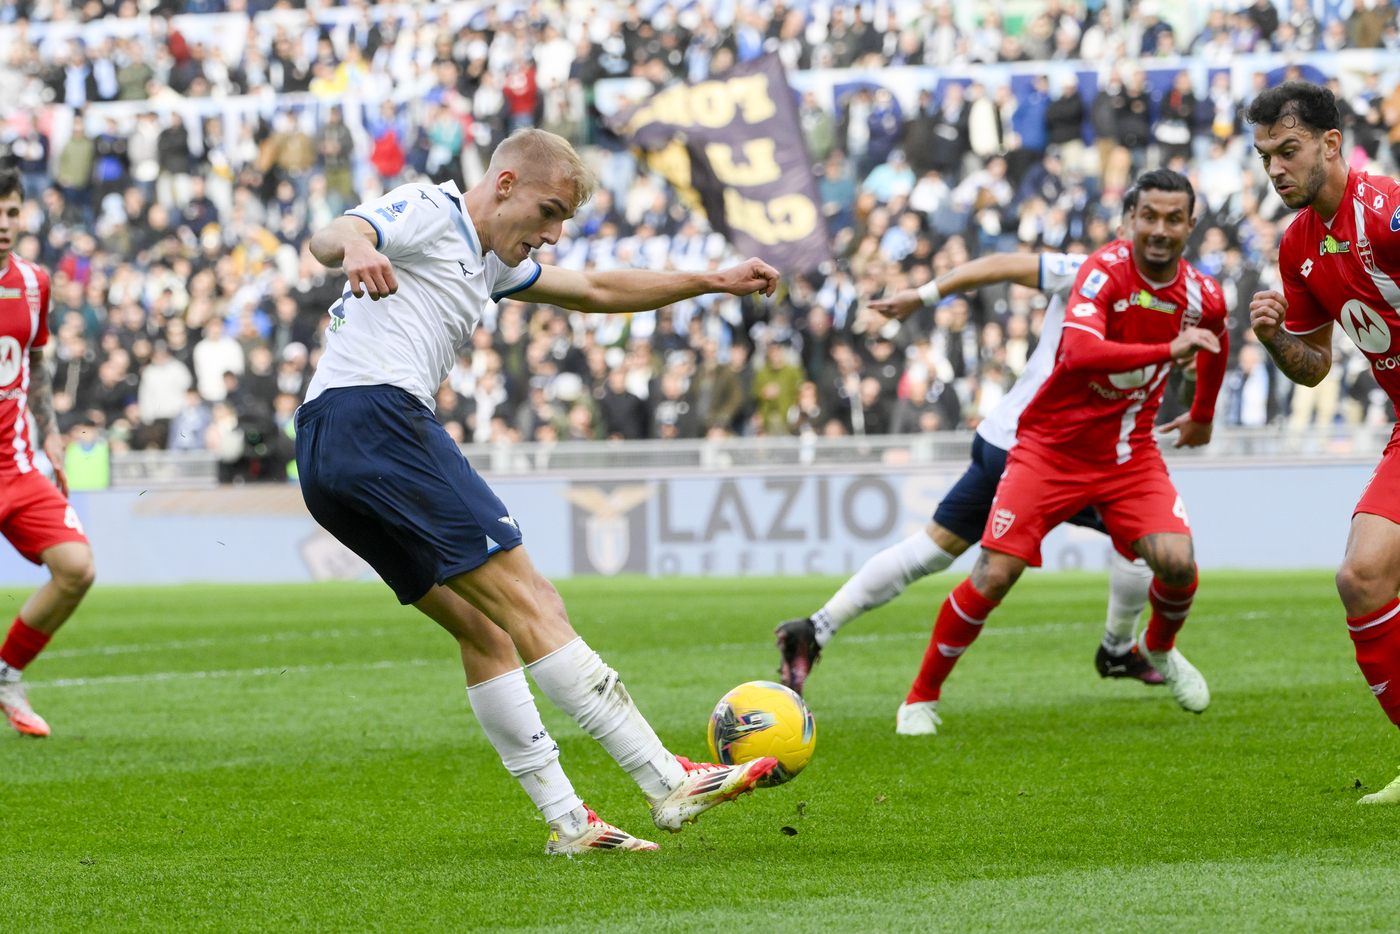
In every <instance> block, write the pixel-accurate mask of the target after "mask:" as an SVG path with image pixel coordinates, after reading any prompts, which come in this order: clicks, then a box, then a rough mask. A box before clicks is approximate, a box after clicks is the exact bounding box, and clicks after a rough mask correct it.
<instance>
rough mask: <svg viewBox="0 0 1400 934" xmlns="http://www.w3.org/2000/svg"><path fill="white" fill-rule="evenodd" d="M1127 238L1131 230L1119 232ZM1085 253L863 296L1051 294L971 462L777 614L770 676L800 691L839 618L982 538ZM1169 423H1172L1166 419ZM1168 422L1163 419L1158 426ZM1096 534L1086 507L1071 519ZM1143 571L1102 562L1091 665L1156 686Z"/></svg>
mask: <svg viewBox="0 0 1400 934" xmlns="http://www.w3.org/2000/svg"><path fill="white" fill-rule="evenodd" d="M1135 196H1136V192H1133V191H1129V192H1128V194H1127V195H1125V196H1124V200H1123V210H1124V215H1125V217H1126V216H1127V215H1128V214H1129V213H1131V211H1132V209H1133V205H1134V204H1135V202H1136V197H1135ZM1123 235H1124V236H1131V233H1130V232H1129V233H1126V234H1123ZM1087 258H1088V257H1087V255H1076V254H1065V253H1040V254H1031V253H1000V254H993V255H990V256H984V257H982V258H980V259H976V260H973V261H971V262H969V263H965V264H963V265H962V266H960V267H958V268H957V269H953V270H950V271H948V272H946V273H944V274H943V275H942V276H940V277H939V278H938V279H937V280H935V281H933V282H931V283H929V284H928V285H925V286H924V287H923V289H922V290H915V289H905V290H902V291H900V292H897V293H896V294H895V295H893V296H891V297H890V298H887V299H880V300H877V301H874V302H872V303H871V305H870V307H871V308H872V309H874V310H875V311H878V312H880V313H881V314H884V315H888V316H890V317H893V318H897V319H899V320H903V319H905V318H907V317H908V316H909V315H910V314H912V313H913V312H914V311H916V310H917V309H919V308H920V307H923V306H925V305H931V304H935V303H937V301H938V300H939V299H940V298H941V297H942V296H943V295H952V294H955V293H957V292H963V291H970V290H972V289H977V288H982V287H984V286H988V285H992V284H995V283H998V282H1008V281H1009V282H1016V283H1019V284H1021V285H1025V286H1028V287H1031V288H1037V289H1040V290H1041V291H1043V292H1045V293H1046V294H1047V295H1049V296H1050V304H1049V307H1048V308H1047V309H1046V312H1045V319H1044V322H1043V324H1042V327H1041V332H1040V342H1039V343H1038V344H1037V345H1036V349H1035V352H1034V353H1032V354H1031V358H1030V359H1029V360H1028V361H1026V368H1025V370H1024V371H1022V373H1021V376H1020V378H1019V379H1017V380H1016V384H1015V385H1014V386H1013V387H1011V390H1010V391H1009V392H1008V393H1007V394H1006V397H1005V398H1003V399H1002V401H1001V402H1000V403H999V404H998V405H997V406H996V408H994V409H993V410H992V412H991V414H990V415H989V416H988V417H987V418H986V419H985V420H984V421H983V422H982V423H981V424H980V425H978V426H977V435H976V438H975V439H974V442H973V455H972V460H973V462H972V465H971V466H970V467H969V468H968V471H967V473H965V474H964V475H963V476H962V478H960V479H959V481H958V483H957V484H955V485H954V487H953V488H952V489H951V490H949V492H948V495H947V496H946V497H945V498H944V500H943V502H942V503H940V504H939V506H938V511H937V512H935V513H934V517H933V519H932V520H931V521H930V522H929V523H928V525H927V526H926V527H925V528H923V529H920V530H919V531H918V532H915V533H914V534H913V535H911V536H909V537H908V538H906V539H905V540H904V541H902V542H899V543H897V544H895V545H891V546H890V547H889V548H886V549H884V550H883V551H881V552H879V553H878V554H876V555H874V556H872V557H871V558H870V559H869V560H868V561H866V562H865V564H863V565H862V566H861V567H860V569H859V570H857V571H856V573H855V574H854V575H852V577H851V578H850V579H849V580H848V581H846V583H845V584H843V585H842V586H841V588H840V589H839V590H838V591H837V592H836V593H835V594H834V595H832V597H831V599H830V600H828V601H827V603H826V605H825V606H823V607H822V608H821V609H820V610H818V611H817V612H815V613H813V614H812V615H811V616H807V617H798V618H796V619H790V620H786V621H785V622H783V623H781V624H779V625H778V627H777V629H776V630H775V634H776V636H777V643H778V650H779V652H780V659H779V670H778V673H779V676H780V678H781V680H782V682H783V683H784V684H786V685H787V686H788V687H790V688H792V689H793V690H795V691H797V692H798V693H799V694H800V693H801V692H802V689H803V686H804V685H805V683H806V680H807V676H808V675H809V674H810V673H811V669H812V666H813V665H814V664H815V663H816V661H817V659H818V658H820V656H821V650H822V647H823V646H825V645H826V643H827V642H829V641H830V639H831V637H832V636H833V635H835V634H836V632H837V630H839V629H840V628H841V627H842V626H843V625H845V624H846V623H848V622H850V621H851V620H853V619H855V618H856V617H858V616H860V615H862V614H864V613H866V612H868V611H870V610H873V609H875V608H877V607H880V606H883V605H885V604H886V603H888V602H889V601H891V600H893V599H894V598H895V597H897V596H899V595H900V594H902V593H903V592H904V591H905V589H906V588H907V587H908V586H909V585H910V584H912V583H913V582H914V581H916V580H919V579H920V578H923V577H926V576H928V575H929V574H937V573H938V572H940V571H943V570H945V569H947V568H948V566H949V565H951V564H952V563H953V562H954V561H955V560H957V558H958V556H959V555H961V554H962V553H963V552H965V551H967V549H968V548H970V547H971V546H972V543H973V542H976V541H977V540H978V539H980V538H981V536H982V529H983V527H984V526H985V525H986V522H987V513H988V511H989V510H990V508H991V501H992V497H993V496H994V495H995V493H996V486H997V481H998V479H999V478H1000V477H1001V470H1002V468H1003V467H1004V466H1005V464H1006V453H1007V451H1009V450H1010V449H1011V448H1012V446H1014V445H1015V443H1016V428H1017V425H1018V423H1019V420H1020V417H1021V412H1022V411H1024V410H1025V408H1026V406H1027V405H1029V404H1030V401H1031V400H1032V399H1033V398H1035V394H1036V393H1037V392H1039V391H1040V387H1041V385H1042V384H1043V383H1044V382H1045V380H1046V378H1047V377H1048V376H1049V375H1050V372H1051V370H1052V369H1054V365H1055V354H1056V351H1057V350H1058V348H1059V343H1060V331H1061V328H1063V326H1064V320H1065V298H1066V296H1067V295H1068V294H1069V292H1070V290H1071V289H1072V288H1073V287H1074V279H1075V276H1076V275H1077V274H1078V272H1079V267H1080V265H1081V264H1082V263H1083V262H1084V260H1085V259H1087ZM1174 424H1175V423H1173V425H1174ZM1171 427H1173V426H1165V427H1164V428H1163V429H1162V430H1163V431H1166V430H1168V429H1169V428H1171ZM1071 522H1073V523H1074V524H1077V525H1083V526H1085V527H1088V528H1095V529H1098V530H1099V531H1103V528H1102V523H1101V522H1100V521H1099V519H1098V517H1097V515H1096V514H1094V512H1093V510H1092V509H1089V510H1085V512H1083V513H1081V514H1080V515H1078V516H1075V517H1074V519H1072V520H1071ZM1151 583H1152V571H1151V569H1149V568H1148V567H1147V566H1146V564H1144V563H1142V562H1141V561H1129V560H1128V559H1127V558H1124V557H1123V556H1122V555H1119V554H1118V553H1117V552H1116V551H1115V552H1114V554H1113V557H1112V559H1111V562H1110V574H1109V591H1108V618H1107V622H1106V624H1105V631H1104V636H1103V639H1102V641H1101V642H1100V644H1099V648H1098V651H1097V653H1096V656H1095V659H1094V664H1095V667H1096V668H1097V670H1098V672H1099V674H1100V676H1102V677H1105V678H1134V679H1137V680H1140V681H1143V682H1144V683H1147V684H1161V683H1162V677H1161V675H1160V674H1158V673H1157V672H1156V671H1155V670H1154V669H1153V668H1152V666H1151V665H1150V664H1149V663H1148V662H1147V660H1146V659H1144V658H1142V657H1141V655H1140V653H1138V651H1137V647H1136V641H1135V639H1134V631H1135V629H1136V626H1137V623H1138V620H1139V618H1140V617H1141V615H1142V611H1143V609H1144V608H1145V607H1146V606H1147V591H1148V587H1149V586H1150V585H1151ZM940 724H941V721H940V720H939V718H938V715H937V713H936V712H935V710H934V709H933V707H931V706H930V707H920V708H918V709H910V708H906V706H905V705H901V707H900V710H899V712H898V716H897V717H896V721H895V731H896V732H898V733H902V734H906V735H919V734H929V733H936V732H937V730H938V726H939V725H940Z"/></svg>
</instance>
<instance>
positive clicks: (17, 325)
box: [0, 169, 94, 736]
mask: <svg viewBox="0 0 1400 934" xmlns="http://www.w3.org/2000/svg"><path fill="white" fill-rule="evenodd" d="M23 206H24V185H23V182H22V181H21V179H20V174H19V172H18V171H17V170H15V169H0V532H3V533H4V535H5V537H6V538H7V539H9V540H10V544H11V545H14V546H15V549H16V550H17V551H18V552H19V553H20V554H22V555H24V556H25V557H26V558H28V559H29V560H30V561H32V562H34V563H35V564H43V565H44V566H45V567H46V568H48V571H49V574H50V575H51V577H50V579H49V581H48V583H46V584H44V586H42V587H40V588H39V589H38V590H36V591H34V593H33V594H31V595H30V597H29V599H28V600H26V601H24V605H23V606H22V607H20V610H19V615H18V616H16V617H15V621H14V623H13V624H12V625H11V626H10V631H9V633H8V635H6V637H5V641H4V643H3V644H0V710H3V711H4V712H5V716H6V718H8V719H9V721H10V725H11V726H13V727H14V728H15V729H16V730H19V731H20V732H21V733H23V734H26V735H28V736H48V735H49V725H48V724H47V723H45V722H44V718H43V717H41V716H39V715H38V714H37V713H35V712H34V708H33V707H31V706H30V705H29V699H28V697H27V696H26V695H25V690H24V684H23V683H22V682H21V681H20V676H21V674H22V673H23V672H24V668H25V666H26V665H28V664H29V663H30V662H31V661H33V660H34V656H36V655H38V654H39V653H40V652H41V651H43V649H44V646H46V645H48V642H49V639H50V638H51V637H52V636H53V634H54V633H55V632H57V631H58V627H60V626H62V625H63V624H64V623H65V622H66V621H67V620H68V617H69V616H72V615H73V611H74V610H75V609H77V608H78V603H79V602H80V601H81V600H82V599H83V595H84V594H86V593H87V591H88V588H89V587H91V586H92V580H93V577H94V571H93V565H92V549H91V548H90V547H89V546H88V541H87V537H86V536H85V535H84V534H83V526H82V523H80V522H79V521H78V514H77V513H76V512H74V511H73V507H72V506H70V505H68V499H67V494H68V485H67V482H66V480H65V479H64V476H63V441H62V439H61V438H60V437H59V434H58V427H57V424H56V419H55V418H54V410H53V386H52V385H51V383H50V377H49V370H48V364H46V363H45V362H44V345H45V344H46V343H48V339H49V325H48V312H49V275H48V273H46V272H44V270H43V269H41V268H39V267H38V266H36V265H34V264H33V263H31V262H28V261H26V260H23V259H20V258H19V257H18V256H16V255H14V247H15V240H16V238H17V237H18V236H19V234H20V231H21V229H22V228H21V225H20V209H21V208H22V207H23ZM41 449H42V450H43V452H44V454H45V456H47V457H48V459H49V462H50V463H51V464H52V465H53V469H54V475H55V479H56V480H57V482H58V486H57V487H55V486H54V484H53V483H52V482H50V481H49V479H48V478H47V477H45V476H44V475H43V474H42V473H40V471H39V469H38V468H37V466H36V464H35V455H36V454H37V453H38V451H39V450H41Z"/></svg>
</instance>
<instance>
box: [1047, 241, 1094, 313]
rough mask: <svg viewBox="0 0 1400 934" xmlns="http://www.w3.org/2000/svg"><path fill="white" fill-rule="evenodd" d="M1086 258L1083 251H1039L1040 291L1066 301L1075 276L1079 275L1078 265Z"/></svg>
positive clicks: (1082, 263) (1081, 264)
mask: <svg viewBox="0 0 1400 934" xmlns="http://www.w3.org/2000/svg"><path fill="white" fill-rule="evenodd" d="M1088 258H1089V257H1088V256H1087V255H1085V254H1083V253H1078V254H1076V253H1041V254H1040V291H1042V292H1044V293H1045V294H1046V295H1050V296H1055V295H1058V296H1059V297H1060V298H1063V299H1065V300H1066V301H1068V300H1069V293H1070V290H1071V289H1073V288H1074V280H1075V277H1077V276H1078V275H1079V267H1081V266H1083V265H1084V261H1085V260H1086V259H1088Z"/></svg>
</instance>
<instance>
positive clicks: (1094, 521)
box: [933, 435, 1108, 543]
mask: <svg viewBox="0 0 1400 934" xmlns="http://www.w3.org/2000/svg"><path fill="white" fill-rule="evenodd" d="M1004 470H1006V452H1005V451H1003V450H1002V449H1001V448H999V447H997V446H996V445H995V444H988V443H987V442H986V441H985V440H984V439H983V438H982V436H981V435H976V436H974V437H973V439H972V463H971V464H969V465H968V468H967V472H966V473H964V474H963V475H962V476H961V477H959V478H958V482H957V483H955V484H953V488H952V489H951V490H949V491H948V495H947V496H945V497H943V502H941V503H939V504H938V508H937V509H936V510H934V513H933V521H934V522H937V523H938V524H939V525H941V526H943V528H945V529H947V530H948V531H949V532H952V533H953V534H954V535H956V536H957V537H958V538H961V539H962V540H963V541H965V542H973V543H975V542H979V541H981V540H982V530H983V529H985V528H986V527H987V514H988V513H990V512H991V511H992V498H993V497H994V496H996V495H997V484H998V483H999V482H1000V481H1001V474H1002V471H1004ZM1067 521H1068V522H1069V523H1070V525H1082V526H1084V528H1086V529H1094V530H1096V531H1099V532H1103V533H1104V534H1105V535H1107V534H1108V530H1107V529H1106V528H1104V524H1103V520H1102V519H1100V518H1099V514H1098V513H1097V512H1095V511H1094V507H1092V506H1086V507H1085V508H1084V509H1083V510H1081V511H1080V512H1078V513H1075V514H1074V515H1073V516H1071V517H1070V518H1069V519H1068V520H1067Z"/></svg>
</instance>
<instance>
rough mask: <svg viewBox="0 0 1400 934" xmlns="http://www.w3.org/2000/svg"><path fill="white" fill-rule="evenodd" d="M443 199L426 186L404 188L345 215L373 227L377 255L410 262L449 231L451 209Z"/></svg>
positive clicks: (351, 210)
mask: <svg viewBox="0 0 1400 934" xmlns="http://www.w3.org/2000/svg"><path fill="white" fill-rule="evenodd" d="M446 199H447V195H445V194H443V193H442V192H440V191H438V190H437V189H435V188H431V187H429V186H426V185H403V186H401V187H399V188H395V189H394V190H393V191H391V192H389V193H388V194H386V195H384V196H383V197H382V198H376V199H375V200H373V201H366V202H365V203H364V204H361V205H359V206H358V207H354V208H351V209H350V210H348V211H346V212H345V213H346V214H353V215H354V216H355V217H358V218H362V219H363V220H366V221H368V222H369V223H370V225H371V226H373V227H374V230H375V233H377V234H378V235H379V240H378V242H377V243H376V244H375V249H377V250H379V252H381V253H383V254H384V255H385V256H387V257H389V258H390V259H412V258H413V257H415V256H422V255H423V254H424V253H425V252H427V250H426V249H425V248H426V247H428V246H430V245H432V244H434V243H436V242H437V241H438V240H439V239H440V238H441V237H443V236H444V235H446V234H447V233H448V232H449V231H450V230H451V228H452V218H451V215H450V212H451V211H452V208H451V207H450V206H449V205H448V204H447V200H446Z"/></svg>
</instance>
